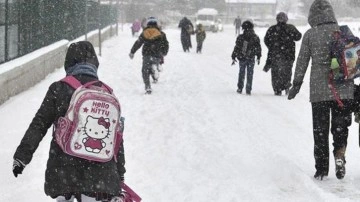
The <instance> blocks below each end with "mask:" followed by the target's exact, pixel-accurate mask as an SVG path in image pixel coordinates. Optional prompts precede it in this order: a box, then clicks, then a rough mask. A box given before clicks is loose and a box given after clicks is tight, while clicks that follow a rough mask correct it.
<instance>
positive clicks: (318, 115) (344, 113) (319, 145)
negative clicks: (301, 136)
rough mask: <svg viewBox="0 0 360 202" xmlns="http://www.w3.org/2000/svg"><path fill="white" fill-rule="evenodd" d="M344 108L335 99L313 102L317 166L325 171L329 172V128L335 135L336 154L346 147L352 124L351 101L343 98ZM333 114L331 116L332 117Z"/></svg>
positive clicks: (319, 169)
mask: <svg viewBox="0 0 360 202" xmlns="http://www.w3.org/2000/svg"><path fill="white" fill-rule="evenodd" d="M343 103H344V108H340V107H339V106H338V104H337V103H336V102H335V101H324V102H313V103H311V105H312V118H313V135H314V157H315V168H316V170H317V171H321V172H323V173H326V174H327V173H328V172H329V128H330V122H331V128H330V131H331V133H332V135H333V146H334V150H333V154H334V156H335V155H336V154H337V152H338V151H340V150H341V149H344V151H345V149H346V146H347V138H348V127H349V126H350V125H351V102H350V101H349V100H343ZM330 114H331V118H330Z"/></svg>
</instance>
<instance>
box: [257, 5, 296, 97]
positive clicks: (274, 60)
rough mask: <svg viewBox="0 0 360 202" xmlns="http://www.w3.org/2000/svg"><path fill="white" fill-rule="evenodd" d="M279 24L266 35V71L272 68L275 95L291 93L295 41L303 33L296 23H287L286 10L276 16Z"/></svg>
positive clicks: (272, 27)
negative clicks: (267, 50) (283, 92)
mask: <svg viewBox="0 0 360 202" xmlns="http://www.w3.org/2000/svg"><path fill="white" fill-rule="evenodd" d="M276 21H277V24H276V25H273V26H271V27H270V28H269V29H268V30H267V32H266V35H265V39H264V42H265V45H266V46H267V47H268V49H269V52H268V58H267V61H266V66H265V68H264V71H268V70H269V69H270V68H271V81H272V87H273V90H274V93H275V95H281V93H282V91H283V90H285V94H288V93H289V88H290V87H291V76H292V66H293V63H294V60H295V41H299V40H300V39H301V36H302V34H301V33H300V32H299V31H298V30H297V29H296V27H295V26H294V25H291V24H287V21H288V17H287V15H286V14H285V13H284V12H280V13H279V14H277V16H276Z"/></svg>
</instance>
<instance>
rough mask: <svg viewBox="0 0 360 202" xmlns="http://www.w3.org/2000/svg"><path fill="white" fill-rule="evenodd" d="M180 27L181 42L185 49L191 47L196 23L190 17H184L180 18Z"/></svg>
mask: <svg viewBox="0 0 360 202" xmlns="http://www.w3.org/2000/svg"><path fill="white" fill-rule="evenodd" d="M178 27H179V28H181V44H182V46H183V49H184V50H186V49H189V48H191V47H192V44H191V34H193V31H194V25H193V24H192V22H191V21H190V20H189V19H188V18H186V17H184V18H183V19H182V20H180V22H179V25H178Z"/></svg>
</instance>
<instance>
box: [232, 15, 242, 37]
mask: <svg viewBox="0 0 360 202" xmlns="http://www.w3.org/2000/svg"><path fill="white" fill-rule="evenodd" d="M234 26H235V35H236V36H238V35H239V34H240V28H241V18H240V16H237V18H235V20H234Z"/></svg>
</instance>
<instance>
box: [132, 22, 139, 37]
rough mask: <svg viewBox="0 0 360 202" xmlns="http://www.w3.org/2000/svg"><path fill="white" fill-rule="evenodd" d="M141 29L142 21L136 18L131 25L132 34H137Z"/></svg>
mask: <svg viewBox="0 0 360 202" xmlns="http://www.w3.org/2000/svg"><path fill="white" fill-rule="evenodd" d="M140 29H141V22H140V21H139V20H138V19H136V20H135V21H134V22H133V23H132V25H131V34H132V36H135V34H136V33H138V32H139V31H140Z"/></svg>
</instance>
